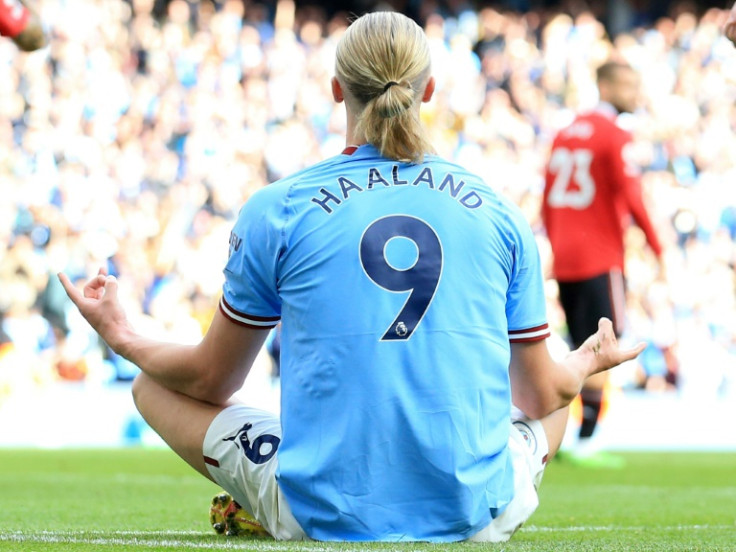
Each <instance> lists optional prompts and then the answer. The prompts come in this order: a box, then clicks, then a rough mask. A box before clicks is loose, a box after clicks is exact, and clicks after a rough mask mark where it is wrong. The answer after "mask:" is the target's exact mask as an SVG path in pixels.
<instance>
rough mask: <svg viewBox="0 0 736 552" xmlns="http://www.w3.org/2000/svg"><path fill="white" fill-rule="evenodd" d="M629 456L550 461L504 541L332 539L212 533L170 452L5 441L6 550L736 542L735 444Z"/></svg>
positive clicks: (522, 550) (617, 546) (677, 546)
mask: <svg viewBox="0 0 736 552" xmlns="http://www.w3.org/2000/svg"><path fill="white" fill-rule="evenodd" d="M625 457H626V460H627V467H626V468H625V469H623V470H612V471H607V470H590V469H584V468H579V467H573V466H570V465H566V464H565V463H563V462H553V463H552V465H551V466H550V467H549V468H548V469H547V473H546V474H545V480H544V483H543V484H542V488H541V491H540V500H541V505H540V507H539V509H538V510H537V512H536V513H535V514H534V516H533V517H532V518H531V519H530V520H529V522H528V523H527V524H526V526H525V527H524V529H523V530H522V531H520V532H519V533H517V535H516V536H515V537H514V538H513V539H512V540H511V541H510V542H509V543H505V544H501V545H490V544H470V543H460V544H453V545H430V544H423V543H407V544H362V543H347V544H331V543H279V542H275V541H271V540H248V539H229V538H226V537H223V536H218V535H215V534H214V532H212V531H211V529H210V528H209V525H208V521H207V510H208V506H209V499H210V498H211V496H212V495H213V494H214V493H215V492H217V490H218V489H217V487H216V486H215V485H213V484H212V483H210V482H208V481H206V480H205V479H204V478H202V477H201V476H199V475H198V474H196V473H195V472H194V471H193V470H192V469H191V468H189V467H188V466H186V465H185V464H184V463H183V462H182V461H181V460H180V459H179V458H178V457H176V456H175V455H174V454H173V453H171V452H169V451H167V450H158V449H119V450H118V449H116V450H49V451H45V450H10V449H6V450H3V449H0V468H1V469H0V512H2V513H1V514H0V550H23V551H36V550H38V551H43V552H47V551H48V552H61V551H64V552H66V551H74V552H82V551H84V552H86V551H91V550H95V551H97V550H103V551H104V550H110V551H112V550H115V551H123V552H127V551H134V550H135V551H138V550H144V551H147V550H198V549H209V550H232V549H237V550H253V551H257V552H266V551H268V552H271V551H288V550H298V551H325V552H332V551H335V552H338V551H342V552H347V551H354V550H369V551H371V550H376V551H384V550H397V551H401V552H404V551H406V552H409V551H427V550H433V551H435V550H447V549H449V550H490V551H496V550H498V551H501V550H503V551H519V552H526V551H530V552H537V551H542V550H545V551H546V550H554V551H603V552H606V551H621V550H631V551H650V550H651V551H663V552H664V551H679V550H683V551H684V550H688V551H690V550H718V551H721V550H723V551H726V550H734V551H736V454H734V453H713V454H707V453H657V454H649V453H646V454H644V453H636V454H627V455H625Z"/></svg>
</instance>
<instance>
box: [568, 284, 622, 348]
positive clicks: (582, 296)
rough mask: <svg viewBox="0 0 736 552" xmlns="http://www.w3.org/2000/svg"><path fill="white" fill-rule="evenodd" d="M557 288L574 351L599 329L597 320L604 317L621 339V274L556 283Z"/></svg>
mask: <svg viewBox="0 0 736 552" xmlns="http://www.w3.org/2000/svg"><path fill="white" fill-rule="evenodd" d="M558 285H559V288H560V304H561V305H562V309H563V310H564V311H565V318H566V319H567V328H568V331H569V332H570V339H571V340H572V344H573V346H574V348H578V347H580V345H582V344H583V342H584V341H585V340H586V339H587V338H588V337H589V336H590V335H592V334H594V333H595V332H596V331H597V330H598V320H600V319H601V317H603V316H605V317H606V318H609V319H610V320H611V322H612V323H613V329H614V331H615V332H616V337H620V336H621V332H622V331H623V324H624V312H625V308H626V304H625V302H626V284H625V281H624V277H623V274H622V273H621V271H619V270H612V271H610V272H606V273H605V274H601V275H599V276H594V277H593V278H588V279H587V280H578V281H568V282H559V281H558Z"/></svg>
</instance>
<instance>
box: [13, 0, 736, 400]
mask: <svg viewBox="0 0 736 552" xmlns="http://www.w3.org/2000/svg"><path fill="white" fill-rule="evenodd" d="M418 4H420V5H421V11H422V14H421V17H422V20H423V21H425V22H426V29H427V33H428V36H429V39H430V42H431V44H432V52H433V57H434V60H433V65H434V70H435V72H436V77H437V83H438V89H437V93H436V94H435V99H434V100H433V102H432V104H430V105H428V106H427V107H428V109H427V110H426V112H425V113H424V118H425V122H426V123H427V125H428V126H429V128H430V131H431V133H432V137H433V143H434V144H435V147H436V148H437V149H438V151H439V153H441V154H442V155H445V156H448V157H451V158H455V159H458V160H459V161H460V162H461V163H463V164H465V165H467V166H469V167H472V168H473V169H474V170H476V171H478V172H481V173H482V174H483V175H484V176H485V177H486V178H487V180H488V181H489V184H490V185H492V186H495V187H497V188H498V189H499V190H501V191H503V192H504V193H506V194H508V195H509V196H510V197H511V198H513V199H514V200H515V201H517V202H518V203H519V204H520V205H522V208H523V209H524V212H526V213H527V214H528V215H529V217H530V220H531V222H532V224H533V225H534V227H535V229H536V230H537V231H538V242H539V244H540V251H541V252H542V254H543V258H544V260H545V262H547V263H548V262H549V256H548V253H547V252H548V251H549V246H548V244H547V243H546V237H545V235H544V233H543V231H542V228H541V225H540V224H539V221H538V219H537V218H536V217H537V215H536V213H538V211H539V201H540V198H541V192H542V174H543V167H544V160H545V159H546V157H547V155H548V149H549V146H550V142H551V139H552V136H553V135H554V134H555V133H556V132H557V131H558V130H559V129H560V128H562V127H563V126H565V125H566V124H567V123H569V122H570V121H571V120H572V117H573V115H574V113H575V112H576V111H578V110H580V109H583V108H586V107H590V106H593V105H595V104H596V103H597V100H598V98H597V92H596V87H595V81H594V74H595V68H596V67H597V66H599V65H600V64H601V63H603V62H604V61H606V60H608V59H615V60H621V61H626V62H628V63H629V64H631V65H633V66H635V67H636V68H637V70H638V71H639V72H640V73H641V74H642V75H643V76H644V78H643V82H642V87H643V98H642V100H643V106H644V107H643V108H641V109H640V110H638V111H637V112H636V113H634V114H632V115H631V116H629V117H628V118H626V119H625V120H624V123H625V124H627V125H628V126H629V128H630V129H631V131H632V133H633V135H634V137H635V145H634V153H635V157H636V160H637V163H638V164H639V165H641V167H642V168H643V169H644V176H643V188H644V191H645V193H646V194H647V195H648V196H649V197H651V198H656V202H652V205H653V206H654V211H653V213H652V218H653V220H654V224H655V226H657V229H658V231H659V232H660V233H661V235H663V236H664V238H665V239H666V240H668V241H669V242H670V243H676V244H677V246H676V247H673V248H672V251H671V252H670V253H669V256H670V257H671V258H667V259H666V264H667V266H668V267H669V274H668V277H667V284H666V285H665V286H664V288H659V287H657V286H655V285H654V284H655V282H656V270H655V267H654V266H653V265H652V260H651V258H649V257H647V256H645V255H642V253H641V252H642V249H643V248H642V247H641V244H642V236H641V235H640V234H638V233H637V231H636V230H632V231H631V232H630V233H629V235H627V251H626V256H627V260H626V262H627V266H628V267H629V281H628V284H629V289H630V292H631V298H630V300H629V313H630V317H631V319H632V323H631V325H630V326H631V329H630V335H628V336H624V339H629V338H630V339H632V340H634V339H646V340H648V341H650V342H651V343H653V346H654V347H656V348H658V349H659V352H660V353H661V355H664V356H665V357H667V355H670V356H672V359H673V360H672V361H671V366H673V367H676V371H677V377H678V385H679V386H681V388H682V389H685V388H686V387H687V386H692V385H695V386H697V387H698V388H699V389H701V390H705V389H707V390H708V392H712V393H721V394H723V393H726V392H729V389H730V390H731V392H733V390H734V388H736V386H734V385H733V384H734V381H735V380H736V366H735V364H736V360H735V359H736V300H735V299H734V296H735V295H736V294H735V293H734V263H736V241H735V238H736V215H734V213H736V188H734V187H733V185H732V184H731V183H732V182H733V181H734V180H735V179H736V133H735V132H734V130H735V129H736V109H735V108H734V100H736V81H734V78H733V75H736V48H734V47H733V45H732V44H731V43H730V42H729V40H728V39H727V38H726V37H724V36H723V35H722V33H721V29H723V27H724V25H725V23H726V19H727V17H728V13H727V12H726V11H723V10H716V9H712V10H708V11H707V12H705V14H703V16H702V17H700V18H699V19H698V18H697V17H696V16H695V15H693V14H692V13H690V12H688V11H681V12H679V13H677V14H675V15H673V16H672V17H665V18H661V19H659V20H657V21H656V22H655V23H653V24H651V25H649V26H647V27H635V28H633V29H630V30H629V31H628V32H622V33H621V34H618V35H617V36H616V37H615V39H613V40H612V39H611V38H610V37H609V35H608V34H607V33H606V28H605V27H604V26H603V25H602V24H601V22H600V21H601V20H600V17H601V14H593V13H590V12H587V11H585V10H584V9H583V10H576V11H570V12H569V14H563V13H554V12H552V11H549V10H537V11H530V12H527V13H524V14H520V13H516V12H512V11H503V10H501V11H499V10H494V9H492V8H484V9H482V10H481V11H479V12H477V13H476V12H472V11H468V10H465V9H457V10H455V11H454V12H453V11H447V10H446V11H444V12H441V11H439V9H438V8H437V6H439V5H450V6H453V7H454V6H460V5H461V4H462V3H450V4H448V3H430V2H422V3H418ZM517 4H518V5H519V6H521V7H522V8H524V4H525V3H524V2H521V3H517ZM580 5H583V4H580ZM37 6H38V13H39V14H40V17H41V19H42V20H43V24H44V26H45V27H46V28H47V29H48V38H49V47H48V48H47V49H44V50H41V51H40V52H36V53H32V54H21V53H19V51H18V49H17V48H16V47H15V46H14V45H13V44H12V42H10V41H0V182H1V183H2V188H3V201H2V202H0V294H1V295H3V297H4V299H3V301H2V304H1V305H0V310H2V312H3V313H4V315H5V316H4V319H3V322H2V325H3V326H2V327H3V328H5V331H6V333H7V334H8V336H10V339H12V341H13V346H14V348H15V349H16V352H17V353H18V354H26V355H29V356H33V361H32V362H30V361H29V362H24V363H14V366H15V368H14V369H15V370H20V371H23V376H24V377H26V378H27V380H29V381H31V380H32V381H36V382H39V381H40V382H46V381H50V380H52V379H55V378H59V377H81V378H84V379H85V380H96V381H112V380H115V379H123V380H126V379H130V378H131V377H132V375H133V374H134V373H135V367H131V366H126V365H124V363H120V362H119V360H118V359H115V358H111V357H110V355H109V354H108V352H107V351H106V349H105V348H104V347H103V345H102V344H100V343H99V342H97V341H96V340H94V339H93V338H92V337H91V336H90V334H89V333H88V331H87V329H86V328H85V327H84V325H83V324H81V323H80V321H79V320H77V319H75V316H74V314H73V312H71V311H70V310H69V309H68V305H67V304H66V303H64V302H60V300H59V295H58V289H56V290H55V289H54V288H53V285H52V284H50V283H49V282H50V280H49V278H48V275H49V274H54V273H56V272H57V271H59V270H64V271H66V272H67V273H68V274H71V275H80V276H81V275H86V274H90V273H92V272H93V271H95V270H96V269H97V267H99V266H106V267H107V268H108V270H109V272H110V273H111V274H115V275H117V276H118V277H119V281H120V285H121V291H122V292H123V293H124V294H125V297H126V303H127V306H128V310H129V312H133V310H135V311H136V313H137V314H136V315H135V318H136V323H137V324H145V325H146V326H147V327H150V328H151V332H156V333H157V334H158V335H162V336H166V335H171V336H173V335H176V339H177V340H181V339H182V338H184V339H186V338H191V339H194V337H195V334H200V333H201V332H203V331H204V330H205V329H206V328H204V327H203V324H202V322H201V321H202V320H207V319H209V316H208V315H207V313H208V312H209V311H211V309H213V308H215V306H216V305H217V299H218V295H219V293H220V286H221V283H222V273H221V270H222V267H223V266H224V264H225V260H226V256H227V251H228V236H229V232H230V227H231V225H232V223H233V221H234V217H235V216H236V214H237V210H238V209H239V208H240V206H241V205H242V203H243V202H245V201H246V200H247V199H248V197H249V196H250V195H251V194H252V193H253V192H254V191H255V190H257V189H258V188H259V187H261V186H265V185H267V184H268V183H269V182H270V181H272V180H274V179H276V178H278V177H279V176H281V175H283V174H286V173H291V172H294V171H296V170H298V169H299V168H301V167H303V166H306V165H309V164H311V163H314V162H315V161H317V160H320V159H322V158H324V157H326V156H328V155H333V154H335V153H337V152H339V151H340V150H341V149H342V147H343V144H342V143H341V140H340V138H339V136H340V135H341V133H343V132H344V126H345V121H344V115H343V113H342V112H341V111H340V109H338V108H337V107H336V106H335V105H334V104H333V102H332V101H331V96H330V86H329V77H330V76H331V74H332V71H333V68H332V62H331V61H330V60H332V59H334V48H335V43H336V41H337V39H338V38H339V36H340V34H341V33H342V32H343V30H344V29H345V28H346V25H347V16H346V15H345V14H343V13H341V12H339V11H335V12H334V13H335V14H336V15H334V16H333V15H330V14H328V13H327V12H325V11H323V10H322V9H320V8H318V7H314V6H311V7H308V8H300V9H296V8H295V5H294V3H293V2H292V1H290V0H279V1H278V2H276V3H269V4H268V5H265V4H260V3H258V2H255V1H248V2H243V1H241V0H217V1H211V0H202V1H200V2H189V1H186V0H172V1H170V2H168V3H166V2H158V1H154V0H130V1H123V0H106V1H104V2H100V1H95V0H64V1H62V0H39V1H38V3H37ZM274 8H275V9H274ZM52 280H53V279H52ZM11 289H12V290H13V291H12V292H9V291H8V290H11ZM549 289H550V293H549V297H550V312H553V313H554V312H555V309H556V307H555V306H554V305H555V302H556V299H557V298H556V290H555V287H554V285H553V284H551V285H550V287H549ZM655 290H656V291H655ZM8 296H10V298H12V301H11V300H10V298H9V297H8ZM134 307H135V308H134ZM663 313H666V314H663ZM553 318H555V317H551V318H550V319H551V320H552V319H553ZM556 318H560V317H556ZM662 320H665V321H666V322H667V325H666V328H665V330H666V331H663V330H662V329H661V328H662V322H661V321H662ZM147 333H148V330H147ZM704 343H707V346H704V345H703V344H704ZM655 353H656V351H655ZM661 355H658V354H654V355H653V356H652V358H655V359H659V360H656V362H658V363H659V364H657V366H658V368H657V370H658V372H661V370H662V368H661ZM62 358H63V362H60V359H62ZM693 358H695V359H697V361H693ZM652 366H655V361H652V363H650V367H652ZM668 366H670V364H668ZM650 370H651V371H654V368H650ZM16 375H17V374H16ZM698 382H700V383H698ZM703 382H709V383H708V384H707V385H706V384H705V383H703ZM619 383H620V384H622V385H631V386H636V385H639V384H640V383H641V382H640V381H639V380H638V379H637V378H636V377H631V378H630V379H628V380H626V381H621V382H619ZM0 385H2V384H1V383H0ZM650 387H655V386H653V385H650ZM657 387H664V388H669V387H671V385H669V386H657Z"/></svg>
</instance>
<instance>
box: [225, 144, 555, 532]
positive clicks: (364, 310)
mask: <svg viewBox="0 0 736 552" xmlns="http://www.w3.org/2000/svg"><path fill="white" fill-rule="evenodd" d="M230 244H231V247H230V250H231V251H230V252H231V255H230V259H229V261H228V264H227V267H226V269H225V275H226V283H225V286H224V296H223V299H222V302H221V309H222V312H223V313H224V314H225V315H226V316H227V317H229V318H230V319H231V320H233V321H235V322H238V323H240V324H245V325H249V326H257V327H266V328H267V327H271V326H273V325H274V324H276V322H277V321H278V320H281V321H282V349H281V355H282V356H281V385H282V401H281V403H282V404H281V424H282V428H283V438H282V441H281V445H280V448H279V451H278V458H279V476H278V481H279V486H280V487H281V489H282V491H283V492H284V494H285V496H286V497H287V499H288V502H289V506H290V507H291V510H292V512H293V513H294V516H295V518H296V519H297V520H298V521H299V523H300V524H301V526H302V527H303V528H304V530H305V532H306V533H307V534H308V535H309V536H310V537H312V538H314V539H319V540H387V541H401V540H429V541H454V540H460V539H464V538H467V537H470V536H471V535H473V534H474V533H475V532H477V531H479V530H480V529H482V528H483V527H485V526H486V525H488V523H490V521H491V518H492V516H493V515H495V514H496V513H497V512H500V511H502V510H503V509H504V507H505V506H506V505H507V504H508V503H509V501H510V500H511V498H512V495H513V472H512V467H511V463H510V458H509V453H508V447H507V442H508V437H509V408H510V403H511V393H510V388H509V373H508V366H509V356H510V346H509V341H510V340H511V341H514V340H515V341H531V340H536V339H543V338H545V337H546V336H547V335H548V330H547V323H546V314H545V300H544V291H543V288H542V285H543V284H542V275H541V270H540V264H539V255H538V251H537V248H536V244H535V242H534V238H533V236H532V232H531V230H530V228H529V225H528V224H527V222H526V221H525V220H524V218H523V216H522V214H521V212H520V211H519V209H518V208H516V207H515V206H514V205H512V204H511V203H510V202H509V201H508V200H506V199H504V198H503V197H501V196H500V195H498V194H497V193H496V192H494V191H493V189H492V188H490V187H489V186H488V185H486V184H485V183H484V182H483V181H482V180H481V179H480V178H479V177H477V176H475V175H473V174H471V173H468V172H467V171H465V170H464V169H463V168H461V167H459V166H457V165H455V164H452V163H449V162H447V161H444V160H443V159H440V158H438V157H435V156H428V157H427V158H426V160H425V162H424V163H423V164H421V165H409V164H402V163H398V162H395V161H391V160H387V159H385V158H382V157H381V156H380V154H379V153H378V151H377V150H376V149H375V148H374V147H373V146H370V145H367V146H361V147H359V148H348V149H347V150H346V151H345V152H344V153H343V154H342V155H338V156H336V157H334V158H331V159H329V160H327V161H324V162H322V163H320V164H318V165H315V166H313V167H310V168H308V169H306V170H303V171H301V172H299V173H297V174H296V175H294V176H292V177H289V178H286V179H283V180H281V181H278V182H276V183H274V184H271V185H270V186H268V187H266V188H264V189H263V190H260V191H259V192H258V193H256V194H255V195H254V196H253V197H252V198H251V199H250V200H249V201H248V202H247V204H246V205H245V207H244V208H243V210H242V212H241V213H240V217H239V220H238V222H237V223H236V225H235V228H234V231H233V234H232V236H231V240H230Z"/></svg>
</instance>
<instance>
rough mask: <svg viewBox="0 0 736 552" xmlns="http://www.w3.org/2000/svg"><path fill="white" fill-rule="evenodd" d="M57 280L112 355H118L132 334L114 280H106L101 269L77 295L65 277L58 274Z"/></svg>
mask: <svg viewBox="0 0 736 552" xmlns="http://www.w3.org/2000/svg"><path fill="white" fill-rule="evenodd" d="M58 277H59V281H60V282H61V285H62V286H64V290H65V291H66V294H67V295H68V296H69V299H71V300H72V302H73V303H74V305H76V307H77V308H78V309H79V312H80V313H81V314H82V316H84V318H85V319H86V320H87V322H89V324H90V326H92V328H94V330H95V331H96V332H97V333H98V334H100V337H102V339H104V340H105V342H106V343H107V344H108V345H109V346H110V347H111V348H112V350H113V351H115V352H116V353H120V348H121V346H122V344H123V343H124V341H125V338H126V337H127V336H128V335H130V334H132V333H133V331H132V328H131V326H130V323H129V322H128V318H127V316H126V315H125V311H124V310H123V307H122V305H121V304H120V301H119V300H118V281H117V279H116V278H115V276H108V274H107V272H106V271H105V270H104V269H103V268H101V269H100V270H99V272H98V273H97V275H96V276H95V277H94V278H92V279H90V280H89V281H88V282H87V283H86V284H85V286H84V289H83V290H82V291H81V292H80V291H79V290H78V289H77V288H76V287H75V286H74V284H72V282H71V281H70V280H69V278H68V277H67V275H66V274H63V273H59V274H58Z"/></svg>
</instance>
